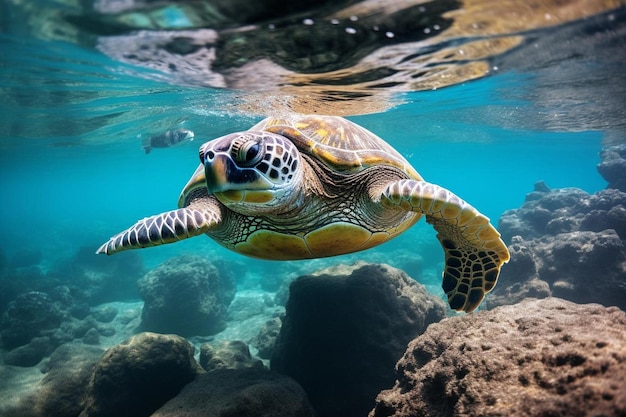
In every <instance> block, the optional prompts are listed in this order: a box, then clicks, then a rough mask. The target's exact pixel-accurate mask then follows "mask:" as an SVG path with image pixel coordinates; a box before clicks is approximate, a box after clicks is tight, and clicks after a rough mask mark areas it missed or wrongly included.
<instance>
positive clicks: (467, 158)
mask: <svg viewBox="0 0 626 417" xmlns="http://www.w3.org/2000/svg"><path fill="white" fill-rule="evenodd" d="M2 48H3V50H4V51H9V50H11V51H12V53H10V54H9V53H3V54H2V55H3V67H2V68H3V74H2V75H3V85H4V88H5V91H10V92H11V96H10V98H9V99H8V100H6V99H5V100H4V103H3V113H2V116H1V117H0V120H1V121H0V125H1V126H2V132H3V135H2V138H1V143H0V146H1V149H2V152H1V154H0V170H1V177H2V182H1V183H0V193H1V195H2V196H3V199H2V200H1V201H0V211H1V213H2V219H3V225H2V229H3V234H2V244H1V246H2V250H3V251H4V252H5V254H6V256H7V257H8V258H11V256H12V255H13V254H14V253H17V252H19V251H20V250H22V249H29V250H36V251H40V252H41V253H42V263H43V264H44V265H45V264H48V263H51V262H54V261H55V260H56V259H58V258H62V257H66V256H70V255H71V254H72V253H73V252H75V251H77V250H78V249H79V248H81V247H83V246H89V247H92V248H93V249H94V250H95V249H96V248H97V247H98V245H99V244H100V243H102V242H104V241H105V240H106V239H107V238H108V237H109V236H110V235H112V234H114V233H117V232H118V231H120V230H122V229H124V228H126V227H128V226H129V225H131V224H132V223H133V222H134V221H135V220H136V219H140V218H143V217H145V216H148V215H151V214H155V213H159V212H162V211H166V210H170V209H173V208H175V206H176V201H177V198H178V195H179V193H180V191H181V189H182V187H183V185H184V184H185V183H186V181H187V179H188V178H189V177H190V175H191V174H192V173H193V171H194V170H195V167H196V165H197V163H198V159H197V149H198V147H199V146H200V145H201V144H202V143H203V142H204V141H207V140H210V139H213V138H215V137H218V136H221V135H223V134H225V133H228V132H232V131H237V130H245V129H247V128H248V127H250V126H252V125H253V124H254V123H256V122H257V121H258V120H260V119H261V117H262V116H261V115H257V114H246V113H244V112H241V111H237V110H235V109H233V108H232V106H233V103H236V102H237V100H239V99H240V96H241V94H243V93H241V92H232V91H227V90H220V89H211V88H193V87H181V86H173V85H171V84H168V83H166V82H159V81H156V80H154V74H155V73H154V71H151V70H147V69H142V68H137V67H132V66H128V65H124V64H120V63H118V62H115V61H112V60H111V59H109V58H107V57H104V56H102V55H100V54H98V53H96V52H92V51H88V50H86V49H82V48H80V47H77V46H74V45H71V44H68V43H63V42H43V41H36V40H24V39H16V38H12V37H7V36H5V37H3V38H2ZM537 82H538V81H537V79H536V77H534V76H533V74H532V73H530V74H529V73H516V72H514V71H511V72H506V73H502V74H496V75H494V76H490V77H487V78H484V79H481V80H477V81H473V82H466V83H463V84H460V85H456V86H452V87H448V88H444V89H441V90H435V91H427V92H413V93H403V94H399V95H398V96H397V99H398V104H396V105H395V106H394V107H393V108H391V109H389V110H387V111H384V112H380V113H374V114H367V115H360V116H352V117H350V119H351V120H353V121H355V122H357V123H359V124H361V125H363V126H365V127H366V128H369V129H370V130H372V131H373V132H375V133H376V134H378V135H379V136H381V137H382V138H384V139H385V140H387V141H388V142H389V143H390V144H391V145H393V146H394V147H395V148H396V149H398V150H399V151H400V152H401V153H403V154H404V155H405V156H406V157H407V158H408V159H409V161H410V162H411V163H413V164H414V166H415V167H416V168H417V170H418V171H419V172H420V173H421V175H422V176H423V177H424V178H425V179H426V180H428V181H431V182H434V183H437V184H440V185H442V186H444V187H446V188H448V189H450V190H452V191H454V192H455V193H456V194H458V195H459V196H461V197H462V198H464V199H465V200H467V201H468V202H470V203H471V204H473V205H474V206H475V207H477V208H478V209H479V210H480V211H482V212H483V213H484V214H485V215H487V216H488V217H489V218H491V219H492V221H493V222H494V223H497V220H498V219H499V217H500V215H501V214H502V213H503V212H504V211H505V210H507V209H513V208H517V207H519V206H520V205H521V204H522V203H523V201H524V196H525V194H526V193H528V192H530V191H532V189H533V184H534V183H535V182H536V181H540V180H542V181H545V182H546V183H547V184H548V185H549V186H550V187H555V188H558V187H578V188H581V189H583V190H585V191H588V192H595V191H597V190H600V189H602V188H604V187H605V186H606V182H605V181H604V180H603V179H602V178H601V177H600V175H599V174H598V172H597V170H596V165H597V164H598V162H599V157H598V153H599V151H600V149H601V144H602V141H603V139H604V138H605V136H606V135H605V132H603V131H601V130H588V129H576V126H570V127H569V130H570V131H559V130H558V129H541V126H540V123H535V121H533V118H538V115H537V114H538V113H539V110H538V109H537V108H536V107H534V104H533V103H532V102H531V101H529V100H524V99H523V98H522V99H520V98H519V97H509V96H507V95H510V94H508V93H510V92H518V91H523V90H525V89H530V88H533V87H536V84H537ZM171 127H185V128H187V129H191V130H193V131H194V132H195V139H194V140H193V141H192V142H189V143H185V144H183V145H181V146H180V147H174V148H167V149H156V150H154V151H153V152H152V153H151V154H149V155H144V153H143V151H142V149H141V140H142V138H144V137H146V136H149V135H151V134H154V133H159V132H161V131H163V130H165V129H167V128H171ZM429 234H430V235H431V236H434V233H433V232H431V231H430V228H429V227H428V226H426V225H423V224H422V225H421V227H417V228H416V229H415V230H413V231H411V232H409V233H408V236H405V237H402V238H400V240H401V241H400V242H398V243H396V245H394V243H389V244H388V245H386V246H382V247H380V248H378V249H375V251H378V252H381V253H382V256H383V257H384V258H386V259H388V260H389V262H391V263H393V260H394V248H397V245H398V244H400V245H403V244H406V243H408V242H411V240H412V239H414V238H412V237H411V235H418V237H419V236H422V235H426V236H429ZM426 239H427V240H428V238H426ZM403 241H404V242H405V243H403ZM190 250H191V251H194V252H198V253H206V254H210V256H218V257H224V258H230V257H236V258H239V259H241V257H239V256H238V255H234V254H231V253H229V252H228V251H226V250H224V249H222V248H221V247H219V246H218V245H217V244H215V243H214V242H212V241H210V240H209V239H204V238H196V239H193V240H192V241H188V242H182V243H179V244H178V245H174V246H172V247H160V248H152V249H149V250H144V251H141V256H142V257H143V258H144V260H145V263H146V264H147V265H155V264H157V263H158V262H160V261H161V260H163V259H165V258H167V257H168V256H171V255H172V254H176V253H181V252H187V251H190ZM434 250H436V248H435V249H434ZM94 256H95V255H94ZM120 256H124V254H122V255H120ZM368 256H369V255H368V254H367V253H362V254H359V255H358V258H362V259H365V260H367V259H368ZM350 259H354V256H352V257H350ZM341 261H342V259H341V258H336V259H332V260H329V262H333V263H335V262H341ZM433 267H434V265H433Z"/></svg>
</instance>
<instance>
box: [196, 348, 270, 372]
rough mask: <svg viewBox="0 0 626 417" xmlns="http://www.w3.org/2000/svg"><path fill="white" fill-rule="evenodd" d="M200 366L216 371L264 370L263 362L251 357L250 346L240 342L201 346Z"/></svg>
mask: <svg viewBox="0 0 626 417" xmlns="http://www.w3.org/2000/svg"><path fill="white" fill-rule="evenodd" d="M200 366H202V368H204V370H205V371H213V370H216V369H243V368H263V367H264V365H263V361H261V360H259V359H254V358H252V356H251V355H250V349H249V348H248V345H246V344H245V343H244V342H242V341H240V340H221V341H217V342H210V343H204V344H203V345H202V346H200Z"/></svg>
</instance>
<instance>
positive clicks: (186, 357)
mask: <svg viewBox="0 0 626 417" xmlns="http://www.w3.org/2000/svg"><path fill="white" fill-rule="evenodd" d="M193 353H194V348H193V346H192V345H191V344H190V343H189V342H188V341H186V340H185V339H183V338H182V337H180V336H176V335H161V334H155V333H140V334H138V335H135V336H132V337H131V338H129V339H128V340H126V341H125V342H123V343H121V344H120V345H117V346H114V347H113V348H111V349H109V350H108V351H107V352H106V353H105V354H104V356H103V357H102V358H101V359H100V360H99V361H98V363H97V364H96V366H95V368H94V370H93V373H92V375H91V379H90V383H89V387H88V394H87V405H86V407H85V409H84V410H83V412H82V413H81V415H80V416H81V417H106V416H111V417H124V416H128V417H131V416H134V417H139V416H149V415H150V414H151V413H152V412H154V411H155V410H157V409H158V408H159V407H160V406H162V405H163V404H165V402H167V401H168V400H170V399H171V398H173V397H174V396H175V395H176V394H178V393H179V392H180V390H181V389H182V388H183V387H184V386H185V385H186V384H188V383H189V382H191V381H192V380H193V379H194V378H195V377H196V375H197V374H198V373H199V372H202V370H201V368H200V366H199V365H198V364H197V363H196V361H195V359H194V357H193Z"/></svg>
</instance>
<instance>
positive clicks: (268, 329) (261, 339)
mask: <svg viewBox="0 0 626 417" xmlns="http://www.w3.org/2000/svg"><path fill="white" fill-rule="evenodd" d="M282 324H283V321H282V319H281V318H280V317H274V318H273V319H271V320H268V321H266V322H265V323H264V324H263V325H262V326H261V328H260V329H259V332H258V333H257V335H256V336H254V338H252V340H250V344H251V345H253V346H254V347H255V348H257V349H258V351H259V357H260V358H263V359H270V358H271V357H272V352H273V351H274V345H275V344H276V338H277V337H278V334H279V333H280V327H281V326H282Z"/></svg>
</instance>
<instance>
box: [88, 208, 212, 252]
mask: <svg viewBox="0 0 626 417" xmlns="http://www.w3.org/2000/svg"><path fill="white" fill-rule="evenodd" d="M220 220H221V213H220V211H219V210H206V209H197V208H190V207H185V208H181V209H178V210H172V211H168V212H165V213H161V214H157V215H155V216H151V217H147V218H145V219H143V220H139V221H138V222H137V223H135V224H134V225H133V226H131V227H130V228H128V229H126V230H125V231H123V232H121V233H118V234H117V235H115V236H113V237H111V238H110V239H109V240H108V242H106V243H105V244H103V245H102V246H100V248H99V249H98V250H97V251H96V253H97V254H99V253H104V254H107V255H112V254H114V253H117V252H121V251H124V250H128V249H139V248H146V247H150V246H158V245H163V244H166V243H172V242H178V241H179V240H183V239H187V238H190V237H194V236H199V235H201V234H204V233H206V232H207V231H209V230H210V229H212V228H213V227H215V226H216V225H217V224H219V223H220Z"/></svg>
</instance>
